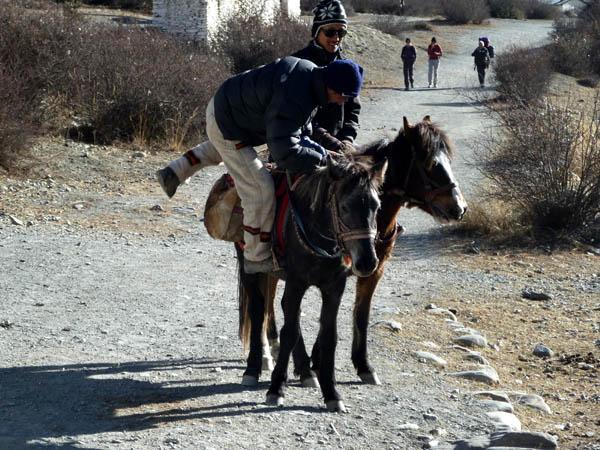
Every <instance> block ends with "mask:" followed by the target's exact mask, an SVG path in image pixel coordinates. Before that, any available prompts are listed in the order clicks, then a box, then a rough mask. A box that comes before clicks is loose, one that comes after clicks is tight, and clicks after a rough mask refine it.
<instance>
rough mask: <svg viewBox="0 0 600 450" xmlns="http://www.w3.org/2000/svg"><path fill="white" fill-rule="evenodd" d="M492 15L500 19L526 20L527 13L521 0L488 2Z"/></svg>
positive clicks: (494, 0) (491, 0)
mask: <svg viewBox="0 0 600 450" xmlns="http://www.w3.org/2000/svg"><path fill="white" fill-rule="evenodd" d="M488 4H489V8H490V14H491V16H492V17H496V18H498V19H524V18H525V12H524V11H523V8H522V7H521V2H520V1H519V0H488Z"/></svg>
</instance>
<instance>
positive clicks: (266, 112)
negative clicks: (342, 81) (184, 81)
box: [214, 56, 327, 173]
mask: <svg viewBox="0 0 600 450" xmlns="http://www.w3.org/2000/svg"><path fill="white" fill-rule="evenodd" d="M323 72H324V69H323V68H321V67H317V66H316V65H314V64H313V63H311V62H310V61H306V60H303V59H298V58H294V57H292V56H288V57H286V58H283V59H278V60H275V61H273V62H272V63H270V64H267V65H265V66H260V67H257V68H256V69H252V70H249V71H247V72H243V73H241V74H238V75H235V76H234V77H231V78H229V79H228V80H226V81H225V82H224V83H223V84H222V85H221V87H220V88H219V90H218V91H217V93H216V94H215V100H214V101H215V118H216V121H217V124H218V125H219V129H220V130H221V132H222V133H223V136H224V137H225V138H226V139H229V140H232V141H239V142H240V143H242V144H244V145H261V144H265V143H266V144H268V146H269V152H270V154H271V157H272V158H273V160H274V161H275V162H276V163H277V165H278V166H280V167H282V168H284V169H287V170H290V171H292V172H297V173H306V172H311V171H313V170H314V169H315V168H316V167H317V166H320V165H324V164H325V162H326V161H325V157H324V156H323V155H322V154H321V153H319V152H318V151H316V150H315V149H313V148H311V147H305V146H303V145H301V144H300V136H301V135H302V134H310V131H311V130H310V126H311V125H310V124H311V120H312V119H313V117H314V115H315V114H316V112H317V108H318V107H319V106H325V105H327V88H326V86H325V81H324V76H323V75H324V73H323Z"/></svg>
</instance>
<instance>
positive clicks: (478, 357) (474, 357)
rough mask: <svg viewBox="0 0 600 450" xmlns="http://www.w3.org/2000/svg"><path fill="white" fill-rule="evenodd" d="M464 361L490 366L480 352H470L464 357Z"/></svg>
mask: <svg viewBox="0 0 600 450" xmlns="http://www.w3.org/2000/svg"><path fill="white" fill-rule="evenodd" d="M462 359H466V360H469V361H475V362H477V363H478V364H481V365H482V366H489V365H490V364H489V363H488V361H487V359H485V358H484V357H483V356H482V354H481V353H479V352H469V353H467V354H466V355H462Z"/></svg>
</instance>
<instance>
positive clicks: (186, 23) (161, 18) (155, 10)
mask: <svg viewBox="0 0 600 450" xmlns="http://www.w3.org/2000/svg"><path fill="white" fill-rule="evenodd" d="M240 1H248V2H249V3H250V5H252V4H257V5H260V4H261V3H260V1H254V0H154V1H153V3H152V25H153V26H155V27H158V28H160V29H161V30H162V31H165V32H168V33H173V34H176V35H178V36H182V37H184V38H186V39H191V40H195V41H206V40H210V38H211V35H212V34H213V33H214V32H215V30H216V28H217V26H218V24H219V21H220V20H225V19H226V18H227V17H229V16H230V15H231V14H232V13H233V12H234V11H235V9H236V8H237V6H238V5H239V3H240ZM264 1H265V2H266V6H267V7H266V8H265V9H266V11H265V20H268V19H269V17H272V14H273V12H274V11H276V10H277V9H279V8H282V9H283V10H284V11H286V12H287V13H288V14H289V15H291V16H295V17H299V16H300V0H264Z"/></svg>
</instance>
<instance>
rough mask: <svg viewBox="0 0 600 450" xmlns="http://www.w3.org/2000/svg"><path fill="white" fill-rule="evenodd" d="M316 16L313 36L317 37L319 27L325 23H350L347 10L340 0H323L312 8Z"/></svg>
mask: <svg viewBox="0 0 600 450" xmlns="http://www.w3.org/2000/svg"><path fill="white" fill-rule="evenodd" d="M312 12H313V14H314V15H315V18H314V19H313V25H312V36H313V37H317V33H319V29H320V28H321V27H322V26H323V25H328V24H330V23H342V24H344V25H347V24H348V18H347V17H346V11H345V10H344V7H343V6H342V3H341V2H340V1H339V0H322V1H321V2H320V3H319V4H318V5H317V6H315V8H314V9H313V10H312Z"/></svg>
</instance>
